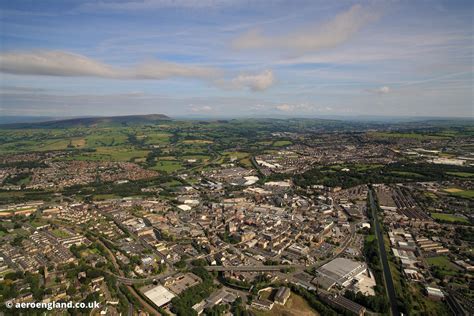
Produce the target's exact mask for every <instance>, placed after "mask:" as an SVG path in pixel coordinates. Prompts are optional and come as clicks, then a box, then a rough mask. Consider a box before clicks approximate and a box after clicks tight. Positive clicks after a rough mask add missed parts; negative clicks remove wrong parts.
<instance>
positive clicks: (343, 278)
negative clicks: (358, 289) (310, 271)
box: [312, 258, 367, 290]
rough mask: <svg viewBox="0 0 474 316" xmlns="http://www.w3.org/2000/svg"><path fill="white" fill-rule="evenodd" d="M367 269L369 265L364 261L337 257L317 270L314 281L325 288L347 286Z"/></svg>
mask: <svg viewBox="0 0 474 316" xmlns="http://www.w3.org/2000/svg"><path fill="white" fill-rule="evenodd" d="M366 270H367V265H366V264H365V263H364V262H359V261H354V260H350V259H347V258H336V259H334V260H332V261H330V262H328V263H326V264H325V265H323V266H322V267H321V268H319V269H318V270H317V272H318V276H317V277H316V278H315V279H314V280H313V281H312V283H313V284H315V285H317V286H319V287H321V288H323V289H325V290H329V289H331V288H332V287H333V286H334V285H338V286H340V287H346V286H348V285H349V284H350V283H351V282H352V281H353V280H355V278H356V277H357V276H359V275H360V274H362V273H364V272H365V271H366Z"/></svg>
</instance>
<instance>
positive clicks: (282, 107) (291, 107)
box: [275, 103, 312, 112]
mask: <svg viewBox="0 0 474 316" xmlns="http://www.w3.org/2000/svg"><path fill="white" fill-rule="evenodd" d="M275 109H277V110H278V111H282V112H295V111H303V112H307V111H309V110H311V109H312V107H311V106H310V105H308V104H305V103H302V104H288V103H283V104H278V105H277V106H275Z"/></svg>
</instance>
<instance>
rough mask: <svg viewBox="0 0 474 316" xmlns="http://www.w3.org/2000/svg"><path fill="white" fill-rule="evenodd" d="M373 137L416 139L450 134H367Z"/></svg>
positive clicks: (435, 137)
mask: <svg viewBox="0 0 474 316" xmlns="http://www.w3.org/2000/svg"><path fill="white" fill-rule="evenodd" d="M369 135H370V136H372V137H375V138H408V139H417V140H430V139H449V138H450V136H451V135H432V134H422V133H398V132H371V133H370V134H369Z"/></svg>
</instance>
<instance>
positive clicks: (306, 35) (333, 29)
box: [233, 5, 378, 53]
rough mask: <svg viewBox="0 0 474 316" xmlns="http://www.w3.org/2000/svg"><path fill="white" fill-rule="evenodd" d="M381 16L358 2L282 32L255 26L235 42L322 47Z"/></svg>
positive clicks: (253, 46) (241, 44) (309, 48)
mask: <svg viewBox="0 0 474 316" xmlns="http://www.w3.org/2000/svg"><path fill="white" fill-rule="evenodd" d="M377 17H378V14H377V13H376V12H374V11H372V10H370V9H368V8H364V7H362V6H361V5H354V6H352V7H351V8H350V9H349V10H347V11H345V12H342V13H340V14H338V15H337V16H336V17H334V18H333V19H332V20H330V21H327V22H326V23H324V24H312V25H308V26H306V27H305V28H304V29H300V30H298V31H295V32H293V33H290V34H286V35H282V36H265V35H263V34H262V33H261V32H259V31H257V30H253V31H251V32H249V33H247V34H244V35H243V36H241V37H239V38H237V39H236V40H235V41H234V42H233V46H234V47H235V48H237V49H262V48H263V49H284V50H288V51H292V52H295V51H296V52H301V53H303V52H310V51H319V50H322V49H327V48H332V47H335V46H337V45H339V44H341V43H344V42H346V41H347V40H349V39H350V38H351V37H352V36H353V35H354V34H355V33H357V32H358V31H359V30H360V29H362V28H363V27H364V26H365V25H367V24H368V23H370V22H372V21H374V20H375V19H377Z"/></svg>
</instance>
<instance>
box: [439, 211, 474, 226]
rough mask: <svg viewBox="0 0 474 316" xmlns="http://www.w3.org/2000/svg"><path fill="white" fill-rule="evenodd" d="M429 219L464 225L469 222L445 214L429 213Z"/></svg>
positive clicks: (462, 218)
mask: <svg viewBox="0 0 474 316" xmlns="http://www.w3.org/2000/svg"><path fill="white" fill-rule="evenodd" d="M431 217H433V218H434V219H439V220H442V221H447V222H458V223H466V224H469V221H468V220H467V219H466V218H464V217H459V216H456V215H452V214H445V213H431Z"/></svg>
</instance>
